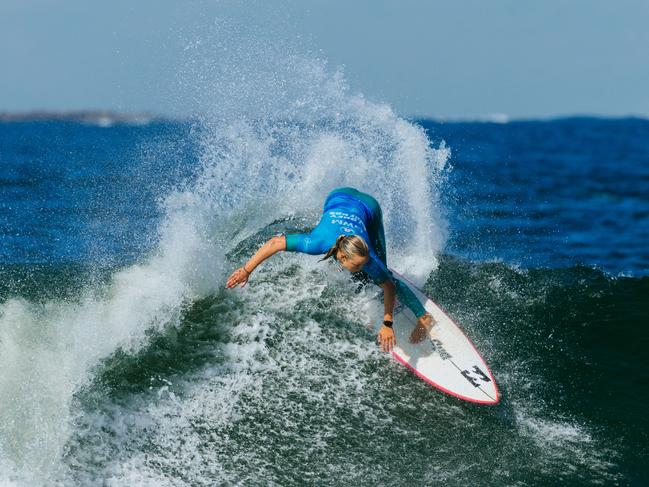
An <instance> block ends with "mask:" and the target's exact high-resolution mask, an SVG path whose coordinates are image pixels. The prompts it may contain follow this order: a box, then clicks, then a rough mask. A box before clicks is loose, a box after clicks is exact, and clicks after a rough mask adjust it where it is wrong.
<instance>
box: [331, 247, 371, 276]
mask: <svg viewBox="0 0 649 487" xmlns="http://www.w3.org/2000/svg"><path fill="white" fill-rule="evenodd" d="M336 260H337V261H338V263H339V264H340V265H341V266H342V267H344V268H345V269H347V270H348V271H349V272H358V271H360V270H361V269H362V268H363V266H364V265H365V264H366V263H367V261H368V260H369V257H361V256H360V255H352V256H351V257H347V256H346V255H345V254H343V253H342V252H341V251H340V250H339V251H338V253H337V254H336Z"/></svg>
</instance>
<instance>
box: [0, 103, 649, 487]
mask: <svg viewBox="0 0 649 487" xmlns="http://www.w3.org/2000/svg"><path fill="white" fill-rule="evenodd" d="M323 96H324V95H323ZM327 96H328V97H329V98H327V97H324V98H323V99H319V102H318V103H319V104H317V106H315V105H314V107H311V106H310V105H308V104H307V105H306V108H305V107H304V105H300V106H299V107H296V108H294V112H291V113H287V112H277V113H275V114H274V115H275V116H273V117H270V116H269V117H265V118H249V117H244V116H238V117H236V116H230V117H227V118H222V119H218V118H203V119H196V120H188V121H164V120H150V121H140V122H138V123H126V122H111V121H110V120H108V121H105V120H104V121H103V122H102V123H94V124H93V123H87V122H86V123H81V122H75V121H61V120H51V121H47V120H45V121H38V122H29V121H22V122H5V123H0V236H1V240H0V242H1V244H0V485H170V486H171V485H352V484H355V485H395V486H396V485H407V486H412V485H457V486H466V485H516V486H523V485H534V486H535V485H637V486H640V485H649V467H648V466H647V452H648V451H649V419H647V418H648V416H647V407H646V404H647V401H649V373H648V372H647V367H646V366H644V365H643V364H644V358H645V353H646V350H647V349H648V347H649V330H648V329H647V327H648V325H649V121H648V120H644V119H635V118H628V119H602V118H586V117H576V118H563V119H557V120H543V121H534V120H530V121H509V122H507V123H495V122H440V121H434V120H406V119H403V118H399V117H398V116H396V115H395V114H394V113H393V112H392V111H391V110H390V109H389V108H387V107H386V106H383V105H373V104H371V103H369V102H367V101H365V100H362V99H359V98H355V97H351V96H350V95H347V94H346V93H343V94H336V95H335V96H334V95H331V94H329V95H327ZM332 97H333V98H332ZM323 100H324V101H323ZM333 105H335V106H336V109H335V110H331V109H329V108H326V107H330V106H333ZM323 106H324V107H325V108H326V109H323V108H322V107H323ZM341 107H342V108H341ZM311 108H313V109H311ZM323 110H324V111H323ZM295 113H298V114H299V116H295ZM343 185H349V186H355V187H358V188H359V189H361V190H364V191H367V192H370V193H372V194H373V195H375V197H376V198H377V199H378V200H379V202H380V203H381V204H382V206H383V208H384V213H385V218H386V231H387V240H388V247H389V251H388V259H389V260H390V262H391V265H392V266H393V267H395V268H396V269H397V270H400V271H402V272H404V273H406V274H407V275H410V276H411V277H412V278H413V279H415V280H417V282H418V283H419V284H420V285H421V286H422V288H423V289H424V290H425V292H426V293H427V294H428V295H429V296H431V297H432V298H433V299H434V300H435V301H437V302H438V303H440V304H441V305H443V306H444V307H445V308H446V309H447V310H448V311H449V313H450V314H451V315H452V316H453V317H454V318H455V319H456V320H457V321H458V323H460V324H461V326H462V327H463V328H464V329H465V330H466V332H467V334H468V335H469V336H470V337H471V338H472V339H473V340H474V341H475V343H476V345H477V346H478V348H479V349H480V350H481V351H482V352H483V356H484V358H485V360H486V361H487V363H489V364H490V366H491V369H492V371H493V373H494V376H495V378H496V380H497V382H498V384H499V388H500V390H501V393H502V401H501V403H500V404H498V405H496V406H480V405H474V404H469V403H465V402H461V401H459V400H458V399H455V398H453V397H450V396H447V395H445V394H444V393H442V392H441V391H439V390H437V389H433V388H431V387H430V386H428V385H427V384H425V383H424V382H423V381H421V380H419V379H418V378H417V377H415V376H414V375H413V374H411V373H410V372H409V371H408V370H406V369H405V368H404V367H401V366H400V365H399V364H397V363H396V362H394V361H392V360H390V359H389V357H388V356H385V355H383V354H381V353H380V352H379V351H378V349H377V347H376V345H375V342H374V337H373V335H372V333H371V332H369V331H368V330H367V328H366V327H365V325H366V324H367V319H368V318H367V317H368V316H370V315H371V309H372V307H375V306H380V303H378V302H376V301H375V300H374V299H373V298H372V295H371V292H367V293H366V292H360V293H358V294H357V293H356V292H355V284H354V283H352V282H351V281H349V279H348V277H347V276H345V275H344V274H341V273H337V272H335V270H333V269H332V268H331V266H329V265H326V264H323V263H318V262H317V259H313V258H309V257H308V256H303V255H295V254H291V255H288V254H286V255H280V256H277V257H274V258H273V259H272V260H271V261H268V262H267V263H265V264H263V265H262V266H261V267H260V269H259V270H258V271H256V272H255V274H253V276H252V278H251V281H250V284H249V286H248V287H246V288H245V289H243V290H237V291H226V290H224V289H223V284H224V281H225V278H226V277H227V275H228V274H229V273H230V272H231V271H232V270H233V269H234V268H236V266H238V265H240V264H241V263H242V262H245V260H246V259H247V257H248V256H249V255H250V254H251V253H253V252H254V251H255V250H256V248H257V247H258V246H259V245H261V244H262V243H263V242H264V241H265V239H267V238H268V237H270V236H272V235H274V234H276V233H279V232H288V231H306V230H308V229H309V228H310V227H312V226H313V225H315V223H317V221H318V215H319V213H318V212H319V209H320V207H321V205H322V202H323V200H324V197H325V196H326V194H327V192H328V191H329V190H330V189H332V188H334V187H337V186H343Z"/></svg>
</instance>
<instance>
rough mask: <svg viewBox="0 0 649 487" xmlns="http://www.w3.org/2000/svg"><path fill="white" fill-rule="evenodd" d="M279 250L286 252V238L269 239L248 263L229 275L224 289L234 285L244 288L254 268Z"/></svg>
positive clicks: (281, 236) (282, 236)
mask: <svg viewBox="0 0 649 487" xmlns="http://www.w3.org/2000/svg"><path fill="white" fill-rule="evenodd" d="M281 250H286V237H285V236H284V235H280V236H277V237H273V238H271V239H270V240H268V241H267V242H266V243H265V244H264V245H262V246H261V247H260V248H259V250H258V251H257V252H255V255H253V256H252V257H250V259H249V260H248V262H246V263H245V264H244V265H243V266H242V267H239V268H238V269H237V270H235V271H234V272H233V273H232V274H231V275H230V277H229V278H228V280H227V282H226V283H225V287H226V288H228V289H230V288H233V287H235V286H236V285H240V286H241V287H243V286H245V285H246V283H247V282H248V278H249V277H250V274H252V271H254V270H255V268H256V267H257V266H258V265H259V264H261V263H262V262H263V261H265V260H266V259H268V258H269V257H271V256H273V255H275V254H276V253H277V252H279V251H281Z"/></svg>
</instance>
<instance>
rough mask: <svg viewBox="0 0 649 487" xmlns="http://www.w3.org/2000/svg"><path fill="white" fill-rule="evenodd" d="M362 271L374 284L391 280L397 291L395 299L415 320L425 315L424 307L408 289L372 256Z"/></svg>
mask: <svg viewBox="0 0 649 487" xmlns="http://www.w3.org/2000/svg"><path fill="white" fill-rule="evenodd" d="M363 270H364V271H365V272H366V273H367V274H368V275H369V276H370V277H371V278H372V280H373V281H374V283H375V284H377V285H381V284H383V283H384V282H385V281H387V280H388V279H392V282H394V286H395V288H396V291H397V298H398V299H399V301H401V303H403V305H404V306H407V307H408V308H409V309H410V310H411V311H412V312H413V313H414V314H415V316H416V317H417V318H421V317H422V316H424V315H425V314H426V309H425V308H424V305H423V304H421V302H420V301H419V299H417V296H415V294H414V293H413V292H412V291H411V290H410V288H409V287H408V286H407V285H406V284H405V283H404V282H402V281H401V280H400V279H397V278H396V277H394V275H393V274H392V273H391V272H390V270H389V269H388V268H387V267H386V266H385V265H384V264H383V262H381V261H380V260H379V259H377V258H376V257H375V256H372V257H371V258H370V260H369V261H368V262H367V264H365V266H363Z"/></svg>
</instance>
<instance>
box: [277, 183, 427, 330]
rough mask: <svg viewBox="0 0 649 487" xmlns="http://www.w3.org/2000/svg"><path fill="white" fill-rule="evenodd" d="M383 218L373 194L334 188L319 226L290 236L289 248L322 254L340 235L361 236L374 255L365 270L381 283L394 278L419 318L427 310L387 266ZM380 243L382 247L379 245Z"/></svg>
mask: <svg viewBox="0 0 649 487" xmlns="http://www.w3.org/2000/svg"><path fill="white" fill-rule="evenodd" d="M363 200H366V201H363ZM372 210H374V211H372ZM381 219H382V216H381V210H380V207H379V206H378V203H376V200H374V199H373V198H372V197H371V196H369V195H366V194H364V193H360V192H358V191H356V190H354V189H353V188H341V189H338V190H334V191H333V192H331V193H330V194H329V196H328V197H327V200H326V201H325V204H324V210H323V213H322V218H321V219H320V222H319V223H318V225H317V226H316V227H315V228H314V229H313V230H311V232H310V233H303V234H288V235H286V250H287V251H289V252H302V253H305V254H310V255H322V254H326V253H327V252H328V251H329V249H330V248H331V247H332V246H333V245H334V244H335V243H336V239H337V238H338V237H339V236H340V235H358V236H359V237H361V238H362V239H363V240H365V242H366V243H367V245H368V247H369V249H370V258H369V260H368V261H367V263H366V264H365V265H364V266H363V268H362V270H363V271H364V272H365V273H367V274H368V275H369V276H370V278H371V279H372V281H374V283H375V284H378V285H380V284H383V283H384V282H385V281H386V280H388V279H391V280H392V281H393V282H394V284H395V287H396V292H397V297H398V298H399V300H400V301H401V302H402V303H403V304H404V305H406V306H407V307H408V308H410V309H411V310H412V312H413V313H414V314H415V316H417V317H418V318H419V317H421V316H423V315H424V314H425V313H426V310H425V309H424V307H423V305H422V304H421V302H420V301H419V300H418V299H417V298H416V296H415V295H414V294H413V293H412V291H410V288H408V286H406V285H405V284H404V283H403V282H401V281H400V280H399V279H397V278H395V277H394V276H393V274H392V273H391V272H390V270H389V269H388V267H387V265H386V263H387V261H386V256H385V242H384V241H383V240H384V236H383V222H382V221H381ZM370 234H372V235H370ZM377 246H378V247H380V248H378V249H377V248H375V247H377ZM377 252H378V255H377Z"/></svg>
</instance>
